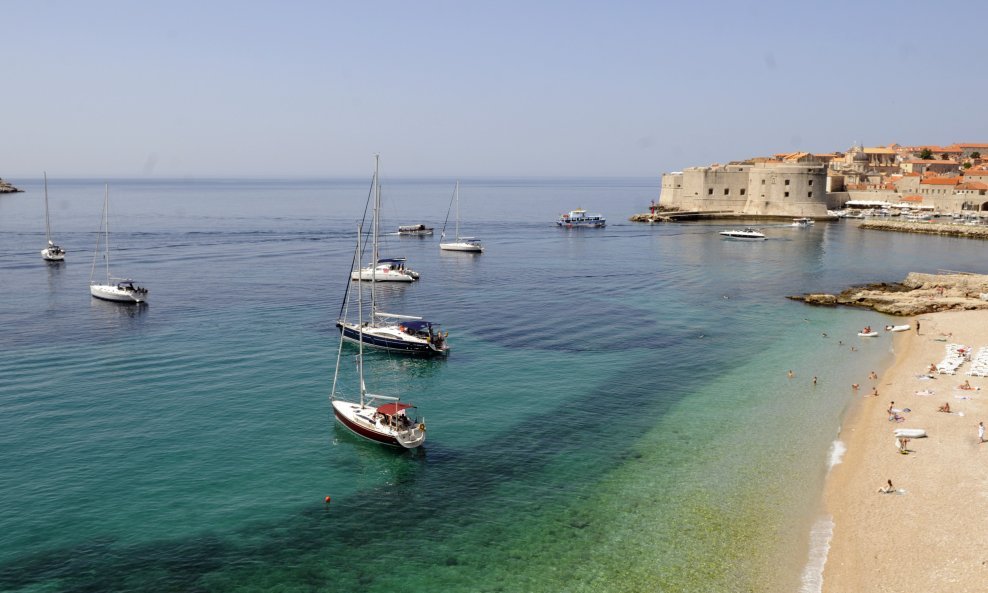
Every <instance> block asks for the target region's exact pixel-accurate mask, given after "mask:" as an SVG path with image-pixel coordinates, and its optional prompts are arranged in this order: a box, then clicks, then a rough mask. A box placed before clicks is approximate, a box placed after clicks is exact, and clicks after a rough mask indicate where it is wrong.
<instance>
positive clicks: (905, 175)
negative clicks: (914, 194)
mask: <svg viewBox="0 0 988 593" xmlns="http://www.w3.org/2000/svg"><path fill="white" fill-rule="evenodd" d="M902 176H903V177H919V176H920V174H919V173H903V174H902Z"/></svg>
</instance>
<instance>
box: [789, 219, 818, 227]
mask: <svg viewBox="0 0 988 593" xmlns="http://www.w3.org/2000/svg"><path fill="white" fill-rule="evenodd" d="M812 224H813V219H812V218H794V219H792V226H795V227H808V226H810V225H812Z"/></svg>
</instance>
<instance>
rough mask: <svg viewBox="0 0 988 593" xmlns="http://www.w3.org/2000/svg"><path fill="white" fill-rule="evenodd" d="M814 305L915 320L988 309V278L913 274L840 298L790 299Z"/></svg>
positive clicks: (853, 290)
mask: <svg viewBox="0 0 988 593" xmlns="http://www.w3.org/2000/svg"><path fill="white" fill-rule="evenodd" d="M788 298H790V299H793V300H796V301H803V302H804V303H807V304H810V305H823V306H837V305H847V306H851V307H864V308H868V309H873V310H875V311H878V312H879V313H886V314H888V315H902V316H913V315H920V314H922V313H932V312H935V311H971V310H976V309H988V276H985V275H981V274H958V273H951V274H920V273H918V272H910V273H909V275H908V276H906V279H905V280H904V281H903V282H902V283H899V284H896V283H891V284H890V283H885V282H882V283H879V284H868V285H866V286H855V287H851V288H848V289H846V290H844V291H842V292H841V293H840V294H836V295H834V294H827V293H810V294H804V295H795V296H790V297H788Z"/></svg>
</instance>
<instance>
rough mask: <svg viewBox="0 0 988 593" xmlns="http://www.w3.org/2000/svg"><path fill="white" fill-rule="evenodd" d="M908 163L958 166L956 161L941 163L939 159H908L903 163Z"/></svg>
mask: <svg viewBox="0 0 988 593" xmlns="http://www.w3.org/2000/svg"><path fill="white" fill-rule="evenodd" d="M903 162H906V163H909V164H910V165H921V164H923V165H925V164H939V165H954V166H955V167H956V166H957V165H958V164H959V163H958V162H957V161H949V160H948V161H941V160H940V159H910V160H908V161H903Z"/></svg>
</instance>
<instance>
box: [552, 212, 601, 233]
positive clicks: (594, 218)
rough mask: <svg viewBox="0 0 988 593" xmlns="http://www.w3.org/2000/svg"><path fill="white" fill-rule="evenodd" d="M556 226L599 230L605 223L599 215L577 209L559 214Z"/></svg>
mask: <svg viewBox="0 0 988 593" xmlns="http://www.w3.org/2000/svg"><path fill="white" fill-rule="evenodd" d="M556 224H557V225H559V226H561V227H564V228H567V229H576V228H599V227H603V226H605V225H606V224H607V221H606V220H605V219H604V217H603V216H601V215H600V214H587V211H586V210H584V209H583V208H577V209H576V210H570V211H569V212H568V213H566V214H560V215H559V220H557V221H556Z"/></svg>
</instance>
